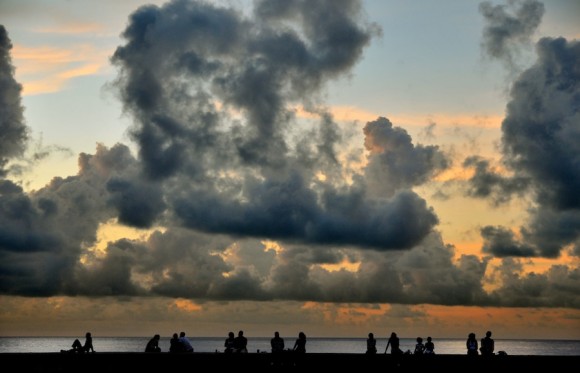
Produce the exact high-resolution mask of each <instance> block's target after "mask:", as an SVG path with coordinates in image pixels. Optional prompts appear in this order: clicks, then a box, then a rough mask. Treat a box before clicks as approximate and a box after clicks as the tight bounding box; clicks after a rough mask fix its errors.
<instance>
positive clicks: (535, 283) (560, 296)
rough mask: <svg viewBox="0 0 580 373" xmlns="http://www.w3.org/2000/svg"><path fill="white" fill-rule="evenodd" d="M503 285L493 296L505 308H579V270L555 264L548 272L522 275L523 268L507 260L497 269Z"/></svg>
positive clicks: (495, 301)
mask: <svg viewBox="0 0 580 373" xmlns="http://www.w3.org/2000/svg"><path fill="white" fill-rule="evenodd" d="M498 274H499V277H500V280H501V282H502V286H501V287H500V288H499V289H498V290H495V291H493V292H492V293H491V297H492V298H493V299H494V303H496V304H499V305H501V306H505V307H535V306H539V307H569V308H579V307H580V296H579V294H580V293H579V292H578V289H580V269H579V268H570V267H568V266H565V265H554V266H552V267H550V268H549V269H548V271H546V272H545V273H534V272H530V273H527V274H521V265H520V264H518V263H516V262H514V261H513V260H510V259H504V260H503V263H502V265H501V266H500V267H499V269H498Z"/></svg>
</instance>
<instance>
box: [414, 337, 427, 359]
mask: <svg viewBox="0 0 580 373" xmlns="http://www.w3.org/2000/svg"><path fill="white" fill-rule="evenodd" d="M423 352H425V345H424V344H423V338H421V337H417V344H416V345H415V351H414V352H413V353H414V354H415V355H423Z"/></svg>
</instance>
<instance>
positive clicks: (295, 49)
mask: <svg viewBox="0 0 580 373" xmlns="http://www.w3.org/2000/svg"><path fill="white" fill-rule="evenodd" d="M339 5H340V6H339ZM361 14H362V13H361V9H360V3H359V2H357V1H341V2H340V4H338V3H337V2H334V1H319V2H315V3H312V2H308V1H284V2H280V1H259V2H256V4H255V8H254V14H253V15H252V17H249V18H248V17H245V16H243V15H242V14H241V13H240V12H238V11H236V10H233V9H225V8H219V7H215V6H213V5H210V4H206V3H201V2H185V1H172V2H169V3H167V4H165V5H163V6H162V7H156V6H146V7H142V8H140V9H138V10H137V11H136V12H134V13H133V15H132V16H131V20H130V23H129V26H128V27H127V29H126V30H125V32H124V33H123V36H124V37H125V38H126V39H127V44H126V45H124V46H121V47H119V48H118V49H117V51H116V52H115V55H114V56H113V62H114V63H115V64H116V65H117V66H119V68H120V72H121V73H120V77H119V79H118V81H117V86H118V87H119V91H120V93H121V97H122V99H123V102H124V105H125V107H126V108H127V109H128V110H130V111H131V112H132V113H133V115H134V116H135V118H136V119H137V125H136V126H135V127H134V128H133V129H132V133H133V135H134V138H135V139H136V140H137V142H138V144H139V146H140V148H139V149H140V150H139V152H140V157H141V159H142V160H143V163H144V166H145V169H146V172H147V174H148V175H150V176H151V177H153V178H154V179H156V180H158V181H159V182H163V183H164V185H165V190H166V193H165V198H166V201H167V203H168V205H169V206H170V208H171V209H172V210H173V211H174V213H175V217H176V218H177V219H178V220H179V221H180V222H181V223H182V224H183V225H185V226H187V227H189V228H192V229H197V230H202V231H205V232H213V233H223V234H234V235H237V236H253V237H264V238H269V239H281V240H287V241H289V242H292V241H296V242H305V243H315V244H335V245H358V246H361V247H370V248H374V249H378V250H388V249H408V248H410V247H412V246H413V245H415V244H417V243H418V242H420V241H421V239H422V238H423V237H425V236H426V235H427V234H428V233H429V232H430V231H431V229H432V228H433V227H434V225H436V224H437V217H436V215H435V214H434V212H433V211H432V210H431V209H430V208H429V207H428V206H427V205H426V203H425V201H424V200H423V199H422V198H420V197H419V196H417V195H416V194H415V193H414V192H412V191H411V190H410V189H411V188H412V187H414V186H417V185H420V184H422V183H425V182H426V181H428V180H429V179H430V178H431V177H432V176H433V175H434V174H436V173H437V172H438V171H440V170H442V169H444V168H445V167H447V164H446V161H445V158H444V157H443V155H442V153H441V152H440V151H439V150H438V149H437V148H436V147H431V146H429V147H423V146H421V145H413V144H412V142H411V138H410V136H409V135H407V133H406V132H405V131H404V130H402V129H400V128H393V126H392V124H391V123H390V122H389V121H388V120H387V119H385V118H381V119H379V120H378V121H377V122H376V123H374V122H373V123H369V124H368V125H367V128H371V127H372V130H369V131H367V130H366V129H365V135H366V136H367V141H369V142H373V143H374V144H372V145H371V147H372V149H370V148H369V152H370V153H371V158H370V159H369V160H370V164H369V166H368V167H367V168H366V169H365V170H364V171H363V173H364V174H363V175H362V177H359V179H360V180H358V181H356V182H355V183H354V185H352V186H348V185H346V184H345V182H344V179H342V180H339V178H338V177H337V175H342V174H343V172H344V171H347V172H352V170H345V169H343V168H342V167H343V166H341V165H340V164H339V163H338V155H337V154H338V151H339V149H340V147H341V145H342V144H344V141H347V140H348V139H345V137H344V136H342V133H341V131H340V129H339V127H338V126H337V124H336V123H334V121H333V118H332V115H330V114H329V113H327V112H326V111H325V110H324V109H321V108H320V107H319V106H317V105H316V102H317V101H318V100H319V99H320V97H321V96H320V94H321V92H322V90H323V88H324V86H325V84H326V83H327V82H328V81H329V79H331V78H334V77H337V76H339V75H341V74H346V73H348V72H349V70H350V69H351V68H352V67H353V65H354V64H355V63H356V62H357V61H358V60H359V59H360V57H361V55H362V51H363V48H364V47H366V46H367V45H368V44H369V42H370V40H371V37H372V36H373V35H375V34H376V32H377V30H376V28H375V26H373V25H369V24H366V23H365V22H364V20H363V19H362V18H361ZM175 35H179V38H176V37H175ZM295 105H304V107H305V108H307V110H308V111H310V113H311V114H313V115H314V116H315V117H318V119H317V120H316V119H315V120H312V121H311V122H310V125H311V127H310V128H306V129H305V130H304V131H301V132H299V131H297V130H296V129H295V128H297V124H296V123H297V121H296V117H295V110H294V106H295ZM302 128H303V127H302ZM387 148H388V149H387ZM391 148H392V149H391ZM381 149H382V150H381ZM382 168H384V170H382ZM320 173H323V174H324V175H325V181H321V180H320V179H319V178H318V175H319V174H320ZM110 185H111V187H113V185H112V184H110ZM124 185H125V184H123V183H117V184H116V186H117V188H116V189H115V190H123V188H126V187H125V186H124ZM122 195H123V194H122V193H121V194H120V196H122ZM120 200H122V198H121V199H120ZM161 207H162V205H161V204H159V208H161ZM159 212H160V211H158V210H154V212H153V213H152V215H155V214H157V213H159ZM149 220H150V219H148V220H147V221H149ZM125 221H126V222H128V223H131V224H134V225H135V224H136V223H138V222H136V221H133V222H132V221H131V220H130V219H125Z"/></svg>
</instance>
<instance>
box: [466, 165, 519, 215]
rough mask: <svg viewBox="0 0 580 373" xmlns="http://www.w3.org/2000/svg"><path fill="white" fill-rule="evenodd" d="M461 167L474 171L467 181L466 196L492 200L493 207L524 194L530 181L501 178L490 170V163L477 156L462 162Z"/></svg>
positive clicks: (516, 178)
mask: <svg viewBox="0 0 580 373" xmlns="http://www.w3.org/2000/svg"><path fill="white" fill-rule="evenodd" d="M463 167H465V168H472V169H474V174H473V176H472V177H471V178H470V179H469V189H468V191H467V195H469V196H471V197H476V198H487V197H490V198H492V199H493V201H494V204H495V205H501V204H503V203H506V202H509V200H510V199H511V198H512V196H513V195H523V194H525V192H526V190H527V188H528V185H529V184H530V179H529V178H526V177H509V176H507V177H506V176H502V175H501V174H500V173H498V172H496V171H495V170H493V169H491V166H490V162H489V161H488V160H486V159H483V158H481V157H478V156H470V157H467V158H466V159H465V161H464V162H463Z"/></svg>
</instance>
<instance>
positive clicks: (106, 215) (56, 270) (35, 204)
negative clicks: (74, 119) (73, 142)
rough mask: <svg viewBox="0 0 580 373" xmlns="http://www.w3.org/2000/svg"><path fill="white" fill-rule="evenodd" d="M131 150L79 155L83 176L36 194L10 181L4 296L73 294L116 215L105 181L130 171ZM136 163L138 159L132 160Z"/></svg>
mask: <svg viewBox="0 0 580 373" xmlns="http://www.w3.org/2000/svg"><path fill="white" fill-rule="evenodd" d="M123 154H125V155H126V156H128V157H129V158H130V156H129V150H128V148H127V147H125V146H122V145H118V146H116V147H114V148H112V149H111V150H109V149H106V148H104V147H102V146H99V147H98V148H97V152H96V154H94V155H88V154H81V155H80V156H79V167H80V170H79V173H78V175H76V176H70V177H67V178H64V179H63V178H58V177H57V178H54V179H53V180H52V181H51V182H50V183H49V184H48V185H47V186H45V187H44V188H41V189H39V190H38V191H35V192H33V193H30V194H26V193H24V192H23V190H22V189H21V188H20V187H18V186H16V185H15V184H13V183H12V182H10V181H3V182H2V184H1V187H0V190H1V191H2V192H1V193H0V257H1V259H2V260H1V261H0V263H1V264H0V279H1V280H2V281H1V284H0V292H2V293H4V294H19V295H31V296H40V295H56V294H63V293H67V292H68V290H67V289H70V288H71V286H73V285H72V284H76V280H75V274H74V272H75V268H76V267H77V266H78V265H79V260H80V257H81V255H82V254H83V252H84V250H83V247H87V246H90V245H92V244H94V243H95V241H96V236H95V235H96V231H97V228H98V227H99V224H100V223H101V222H104V221H107V220H108V219H111V218H113V217H114V216H115V211H114V210H113V209H111V208H107V205H108V202H107V194H106V193H105V183H106V180H107V178H108V177H110V176H111V175H118V174H120V173H123V172H125V171H127V168H128V167H129V166H130V165H129V164H128V163H127V157H123V156H122V155H123ZM132 162H133V164H134V163H135V160H134V159H133V160H132Z"/></svg>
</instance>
